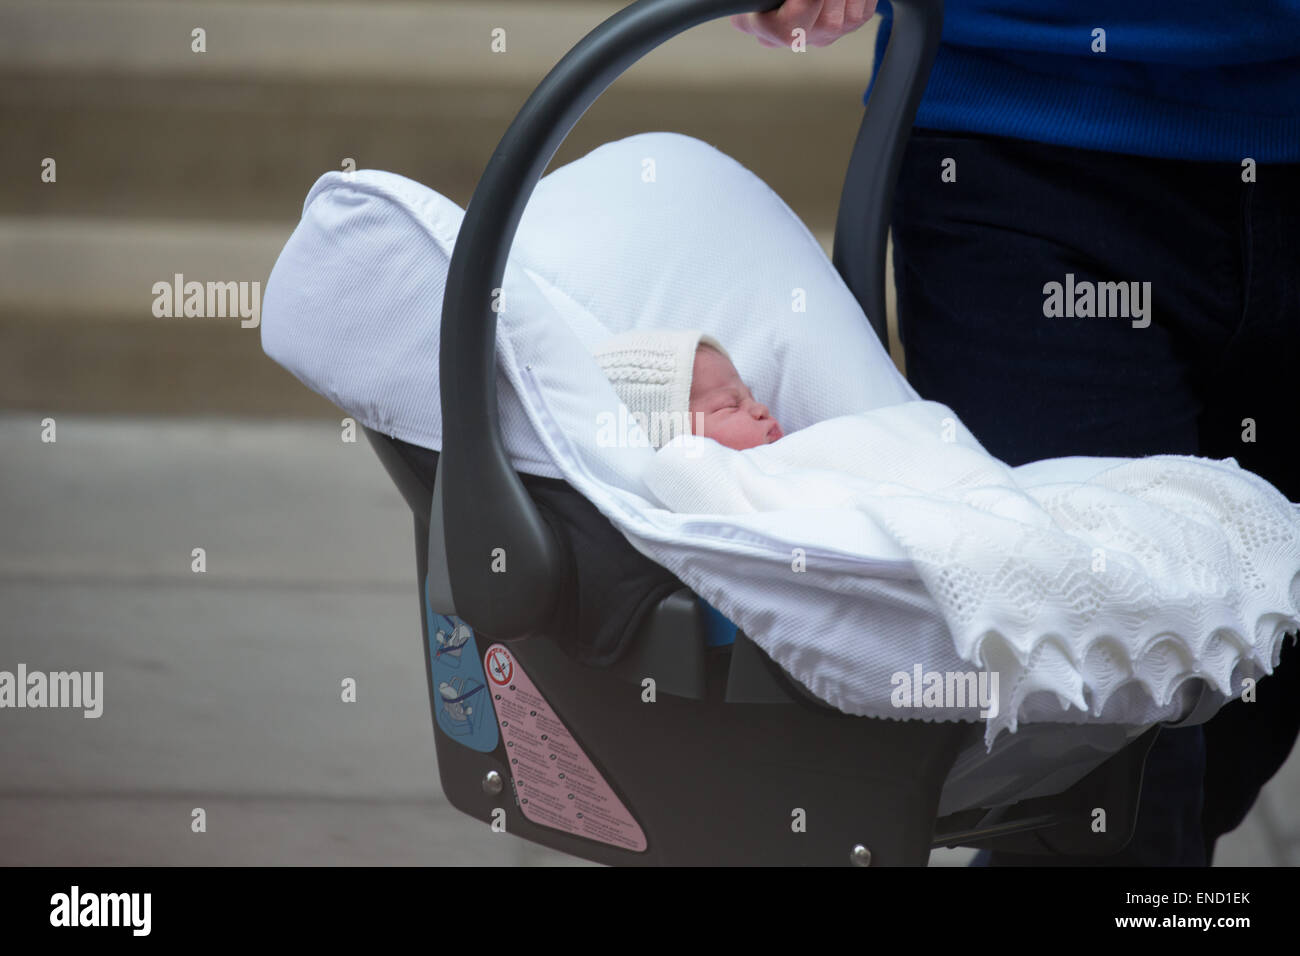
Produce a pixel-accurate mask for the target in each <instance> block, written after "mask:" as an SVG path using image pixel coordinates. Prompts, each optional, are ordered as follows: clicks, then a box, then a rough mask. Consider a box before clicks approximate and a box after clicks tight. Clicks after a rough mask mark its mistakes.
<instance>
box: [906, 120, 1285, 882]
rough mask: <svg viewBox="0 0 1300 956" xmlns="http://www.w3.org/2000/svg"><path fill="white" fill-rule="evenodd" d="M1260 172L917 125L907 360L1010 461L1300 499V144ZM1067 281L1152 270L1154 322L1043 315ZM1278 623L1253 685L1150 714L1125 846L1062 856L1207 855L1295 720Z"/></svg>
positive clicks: (911, 165)
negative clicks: (1173, 469)
mask: <svg viewBox="0 0 1300 956" xmlns="http://www.w3.org/2000/svg"><path fill="white" fill-rule="evenodd" d="M949 159H951V160H954V161H955V172H956V181H955V182H944V181H943V178H942V173H943V170H944V168H945V166H944V164H945V161H946V160H949ZM950 168H951V167H950ZM1255 172H1256V179H1257V181H1256V182H1243V180H1242V167H1241V166H1240V165H1238V164H1235V163H1195V162H1182V161H1173V160H1160V159H1148V158H1142V157H1133V156H1120V155H1115V154H1110V153H1100V152H1091V151H1086V150H1077V149H1070V148H1066V147H1060V146H1050V145H1045V144H1040V143H1028V142H1021V141H1017V140H1008V139H999V138H992V137H978V136H963V135H956V134H946V133H936V132H933V131H928V130H916V131H914V133H913V135H912V139H911V141H910V143H909V146H908V150H907V155H906V158H905V160H904V164H903V169H902V173H901V175H900V179H899V184H898V189H897V193H896V201H895V206H894V216H893V233H894V275H895V281H896V284H897V288H898V311H899V325H900V333H901V337H902V341H903V345H904V348H905V351H906V357H907V375H908V378H909V379H910V381H911V382H912V384H913V386H914V387H915V388H916V390H917V391H918V392H919V393H920V394H921V396H922V397H924V398H928V399H934V400H936V401H940V402H943V403H945V404H947V405H949V406H951V407H952V408H953V409H954V410H955V411H956V412H957V413H958V414H959V415H960V416H961V417H962V419H963V421H965V423H966V424H967V425H968V426H969V427H970V429H971V430H972V431H973V432H974V433H975V435H976V436H977V437H978V438H979V439H980V441H981V442H983V443H984V445H985V447H986V448H987V449H988V450H989V452H990V453H992V454H994V455H996V456H998V457H999V458H1001V459H1003V460H1004V461H1006V462H1008V463H1009V464H1012V465H1017V464H1022V463H1024V462H1027V461H1033V460H1035V459H1041V458H1053V457H1059V456H1067V455H1101V456H1111V455H1116V456H1134V457H1136V456H1142V455H1153V454H1186V455H1201V456H1205V457H1210V458H1227V457H1232V458H1236V459H1237V461H1238V462H1239V463H1240V464H1241V466H1242V467H1243V468H1248V469H1250V470H1251V471H1254V472H1256V473H1257V474H1259V475H1261V476H1262V477H1264V478H1266V479H1267V480H1268V481H1270V482H1272V483H1273V484H1274V485H1275V486H1276V487H1277V488H1278V489H1279V490H1280V491H1282V492H1283V493H1284V494H1285V495H1287V497H1289V498H1290V499H1291V500H1292V501H1296V500H1300V402H1298V401H1297V397H1296V388H1295V385H1294V383H1295V382H1296V380H1297V370H1300V165H1275V166H1260V167H1258V168H1257V170H1256V171H1255ZM1069 275H1072V276H1073V280H1069V279H1068V278H1067V276H1069ZM1071 281H1072V282H1073V283H1074V286H1075V288H1076V289H1077V288H1081V286H1080V283H1084V282H1092V283H1099V282H1137V283H1147V282H1149V283H1150V286H1149V288H1150V301H1149V302H1146V303H1145V305H1146V306H1147V308H1148V310H1149V311H1148V313H1147V317H1148V318H1149V320H1150V321H1149V324H1146V325H1145V327H1142V326H1143V325H1144V323H1145V321H1146V320H1145V319H1143V318H1140V317H1138V316H1136V315H1134V314H1133V305H1134V303H1133V302H1130V303H1129V315H1119V316H1116V315H1110V316H1108V317H1064V316H1055V315H1054V316H1048V315H1045V300H1046V298H1047V295H1046V293H1045V290H1044V286H1045V285H1046V284H1047V283H1051V282H1057V283H1061V285H1062V286H1066V285H1067V283H1068V282H1071ZM1138 288H1139V289H1141V288H1142V287H1141V286H1139V287H1138ZM1113 304H1116V305H1119V304H1120V303H1119V302H1118V301H1116V302H1115V303H1113ZM1291 643H1292V642H1290V641H1288V647H1287V648H1286V649H1285V650H1284V652H1283V655H1282V663H1281V665H1280V667H1279V669H1278V671H1277V672H1276V673H1275V674H1273V675H1272V676H1270V677H1268V678H1266V679H1264V680H1263V681H1261V682H1260V684H1259V687H1258V700H1257V701H1256V702H1254V703H1245V702H1242V701H1235V702H1233V703H1232V704H1229V705H1228V706H1227V707H1225V708H1224V709H1223V710H1221V711H1220V712H1219V713H1218V714H1217V715H1216V716H1215V717H1214V718H1213V719H1212V720H1210V721H1209V722H1208V723H1206V724H1204V725H1202V726H1200V727H1191V728H1180V729H1165V730H1163V731H1161V733H1160V735H1159V737H1158V738H1157V740H1156V743H1155V745H1154V747H1153V750H1152V753H1151V757H1150V758H1149V760H1148V765H1147V774H1146V779H1145V785H1144V787H1143V792H1142V799H1141V804H1140V809H1139V814H1138V821H1137V832H1136V833H1135V835H1134V838H1133V840H1132V842H1131V843H1130V845H1129V847H1128V848H1127V849H1126V850H1125V851H1124V853H1123V854H1121V855H1120V856H1118V857H1111V858H1107V859H1106V860H1103V861H1094V860H1082V859H1080V860H1070V859H1067V860H1059V859H1058V860H1057V861H1055V862H1064V863H1085V862H1104V863H1108V864H1111V865H1115V864H1119V865H1161V864H1164V865H1192V866H1194V865H1206V864H1208V863H1209V862H1210V861H1211V859H1212V857H1213V853H1214V843H1215V841H1216V840H1217V839H1218V837H1219V836H1220V835H1221V834H1223V833H1226V832H1228V831H1229V830H1232V829H1234V828H1235V827H1236V826H1237V825H1238V824H1240V823H1241V821H1242V819H1243V818H1244V817H1245V815H1246V813H1247V811H1249V809H1250V807H1251V805H1252V804H1253V803H1254V801H1255V798H1256V796H1257V795H1258V793H1259V790H1260V788H1261V787H1262V786H1263V785H1264V783H1265V782H1266V781H1267V780H1268V779H1269V778H1270V777H1272V776H1273V774H1274V773H1275V772H1276V771H1277V769H1278V768H1279V767H1280V766H1281V765H1282V763H1283V762H1284V761H1285V760H1286V758H1287V755H1288V754H1289V753H1290V751H1291V747H1292V745H1293V743H1294V742H1295V738H1296V734H1297V730H1300V653H1297V652H1296V651H1295V650H1294V649H1292V648H1291V647H1290V646H1289V645H1290V644H1291ZM992 862H993V863H994V864H995V865H997V864H1014V863H1037V864H1042V863H1046V862H1049V861H1048V860H1047V859H1045V858H1042V857H1026V858H1023V859H1017V858H1014V857H1012V856H1011V855H1009V854H997V853H995V854H993V859H992Z"/></svg>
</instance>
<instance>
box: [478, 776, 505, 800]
mask: <svg viewBox="0 0 1300 956" xmlns="http://www.w3.org/2000/svg"><path fill="white" fill-rule="evenodd" d="M503 786H504V784H503V783H502V780H501V774H499V773H497V772H496V771H495V770H489V771H488V772H487V773H486V774H485V775H484V776H483V792H484V793H490V794H492V795H494V796H495V795H496V794H498V793H500V792H501V788H502V787H503Z"/></svg>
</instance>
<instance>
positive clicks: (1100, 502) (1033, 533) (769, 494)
mask: <svg viewBox="0 0 1300 956" xmlns="http://www.w3.org/2000/svg"><path fill="white" fill-rule="evenodd" d="M1053 464H1055V465H1056V466H1058V467H1055V468H1052V467H1050V466H1052V465H1053ZM1049 473H1052V474H1051V475H1050V478H1051V480H1048V481H1046V482H1044V481H1043V476H1046V475H1048V474H1049ZM1066 473H1072V474H1073V475H1075V476H1076V477H1075V478H1074V479H1072V480H1067V481H1063V480H1060V478H1061V476H1062V475H1063V474H1066ZM644 480H645V483H646V485H647V487H648V488H649V489H650V491H651V492H652V493H653V494H654V495H655V496H656V497H657V498H658V499H659V500H660V502H661V503H662V504H663V505H664V507H666V508H667V509H669V510H671V511H673V512H676V513H678V514H692V515H738V514H750V513H756V512H786V513H788V512H789V511H791V510H792V509H794V510H800V511H816V512H822V514H820V515H817V516H816V518H815V519H810V520H809V522H808V527H809V528H810V537H809V541H808V544H809V547H810V548H812V549H816V548H817V546H818V544H819V543H820V542H818V541H817V540H815V537H814V534H813V532H812V529H814V528H817V527H822V528H825V527H827V526H829V525H836V524H838V525H841V526H842V527H846V528H851V527H858V526H860V525H859V522H860V520H861V518H862V517H863V516H865V517H866V518H867V519H868V520H869V522H870V524H871V525H872V526H874V528H876V529H879V530H880V531H882V532H884V533H885V534H886V535H888V537H889V538H890V539H892V541H893V542H895V543H896V544H897V545H898V547H899V548H900V549H901V550H902V552H903V553H904V554H905V555H906V558H907V559H908V560H909V561H911V562H912V563H913V565H914V566H915V569H916V571H917V573H918V574H919V576H920V578H921V580H922V582H923V583H924V585H925V588H926V590H927V591H928V592H929V595H930V596H931V598H932V599H933V600H934V601H935V602H936V604H937V605H938V606H939V608H940V610H941V612H942V614H943V617H944V620H945V622H946V623H947V625H948V629H949V630H950V631H951V634H952V638H953V641H954V644H955V648H956V650H957V653H958V654H959V655H960V657H961V658H962V659H963V660H965V661H968V662H970V663H971V664H973V665H975V666H976V667H978V668H981V669H983V670H985V671H987V672H991V673H996V674H997V675H998V678H999V679H998V680H997V681H996V682H995V683H994V684H993V686H994V687H996V688H997V691H998V697H999V699H998V701H997V705H996V707H995V708H990V709H991V710H993V713H991V714H989V715H988V718H989V725H988V732H987V735H986V742H989V741H991V740H992V739H993V737H994V736H996V734H997V732H998V731H999V730H1000V729H1002V728H1004V727H1006V728H1009V729H1012V730H1014V729H1015V726H1016V718H1017V713H1018V711H1019V709H1020V706H1021V704H1022V703H1023V701H1024V698H1025V697H1026V696H1027V695H1028V694H1030V693H1032V692H1033V691H1034V690H1035V689H1038V688H1042V687H1050V688H1052V689H1054V690H1055V691H1056V692H1057V693H1058V695H1061V696H1062V701H1061V702H1062V705H1063V706H1064V705H1065V704H1066V702H1067V701H1068V703H1069V704H1072V705H1074V706H1075V707H1078V708H1080V709H1081V710H1084V711H1090V712H1091V713H1092V714H1094V715H1098V714H1100V713H1101V712H1102V710H1103V708H1104V707H1105V704H1106V701H1107V699H1108V698H1109V697H1110V696H1111V694H1112V693H1113V692H1114V691H1115V690H1116V689H1117V688H1118V687H1120V686H1122V685H1123V684H1125V683H1129V682H1132V681H1136V682H1137V683H1138V684H1140V685H1141V687H1142V688H1143V689H1144V690H1145V691H1146V692H1147V693H1148V694H1149V695H1150V697H1151V698H1152V700H1153V701H1154V702H1155V703H1156V704H1158V705H1159V704H1164V703H1166V702H1168V701H1169V700H1171V698H1172V696H1173V694H1174V692H1175V690H1176V689H1177V688H1179V687H1180V686H1181V685H1182V684H1183V683H1184V682H1186V681H1187V680H1188V679H1189V678H1193V677H1201V678H1204V679H1205V680H1206V681H1208V682H1209V683H1210V684H1211V685H1212V686H1213V687H1215V688H1216V689H1217V690H1219V691H1220V692H1221V693H1223V694H1224V695H1225V696H1229V697H1231V696H1233V695H1234V694H1235V693H1238V692H1239V691H1240V688H1234V686H1233V684H1232V681H1233V673H1234V670H1235V669H1236V668H1237V667H1238V665H1239V664H1242V663H1247V662H1249V663H1250V664H1252V665H1254V667H1256V668H1258V669H1259V670H1261V671H1270V670H1271V669H1272V667H1273V665H1274V663H1275V659H1276V654H1277V652H1278V651H1279V649H1280V642H1281V639H1282V637H1283V635H1284V634H1285V633H1286V632H1287V631H1294V630H1296V629H1297V628H1300V608H1297V597H1298V593H1297V587H1298V586H1300V577H1298V575H1300V517H1298V516H1297V511H1296V509H1295V507H1293V506H1292V505H1291V503H1290V502H1288V501H1287V500H1286V499H1285V498H1284V497H1283V496H1282V495H1281V494H1280V493H1278V492H1277V491H1276V490H1275V489H1274V488H1273V487H1272V486H1271V485H1269V484H1268V483H1267V482H1265V481H1263V480H1262V479H1260V478H1259V477H1257V476H1255V475H1253V474H1251V473H1250V472H1247V471H1244V470H1242V469H1241V468H1239V467H1238V466H1237V464H1236V462H1235V461H1233V460H1232V459H1227V460H1224V461H1211V460H1208V459H1200V458H1189V457H1178V456H1155V457H1150V458H1143V459H1133V460H1118V459H1068V460H1061V461H1058V462H1056V463H1039V464H1037V465H1035V466H1029V467H1027V468H1025V469H1013V468H1010V467H1008V466H1006V465H1005V464H1003V463H1002V462H1000V461H998V460H997V459H995V458H993V457H992V456H990V455H989V454H988V453H987V452H985V451H984V449H983V448H982V447H981V446H980V444H979V443H978V442H977V441H976V440H975V438H974V437H973V436H972V435H971V434H970V433H969V432H968V431H967V430H966V428H965V427H964V426H963V425H962V424H961V422H960V421H959V420H958V419H957V416H956V414H955V413H954V412H952V411H951V410H950V409H949V408H947V407H946V406H943V405H940V404H938V403H934V402H921V401H917V402H908V403H904V404H901V405H896V406H892V407H888V408H882V409H876V410H874V411H870V412H864V413H861V414H857V415H850V416H845V417H841V418H836V419H832V420H829V421H825V422H822V423H820V424H817V425H814V426H812V427H810V428H806V429H804V430H802V431H799V432H795V433H794V434H792V435H789V436H787V437H786V438H784V439H782V440H780V441H778V442H776V443H775V444H772V445H766V446H761V447H758V448H753V449H749V450H747V451H733V450H731V449H728V448H724V447H723V446H721V445H719V444H718V443H717V442H714V441H711V440H708V439H698V438H692V437H690V436H683V437H682V438H679V439H677V440H675V441H674V442H672V443H670V444H669V445H668V446H667V447H665V448H664V449H662V450H661V451H660V452H659V453H658V454H657V455H656V456H655V458H654V461H653V463H652V464H651V465H650V467H649V468H648V470H647V472H646V473H645V475H644ZM844 544H845V545H846V546H847V547H849V548H850V549H851V548H852V542H844ZM873 547H874V546H873ZM792 551H793V549H792ZM872 554H873V551H864V552H862V559H863V560H862V566H861V570H860V572H859V573H860V574H862V575H863V576H865V575H867V574H873V573H876V572H875V570H874V567H873V563H872V562H871V561H870V560H869V559H870V557H871V555H872ZM816 560H817V559H816V558H812V557H808V556H807V554H806V553H805V555H804V556H803V558H802V559H800V556H799V554H797V553H792V559H791V568H790V571H789V574H790V579H791V581H792V582H795V581H798V579H799V577H800V575H801V574H804V575H806V574H807V571H808V568H807V564H808V563H809V562H813V563H815V562H816ZM801 565H802V566H801ZM871 603H872V602H871V601H869V600H864V601H863V602H861V605H860V607H859V608H858V609H857V611H856V613H857V614H858V616H859V620H858V621H857V622H856V623H858V624H859V625H860V626H861V627H862V628H863V629H865V628H867V627H869V623H870V618H871V612H872V610H873V609H872V606H871ZM847 613H849V614H850V615H851V614H853V613H855V612H854V611H853V610H848V611H847ZM851 623H854V622H852V621H850V624H851ZM1062 658H1064V659H1065V660H1064V661H1063V660H1062ZM1067 662H1068V663H1067ZM904 663H907V662H904ZM916 664H917V665H918V666H919V667H924V662H921V661H918V662H916ZM1063 665H1064V666H1065V667H1067V668H1068V669H1070V670H1072V671H1073V674H1072V676H1071V677H1070V679H1069V681H1068V682H1062V681H1061V679H1060V678H1061V670H1062V666H1063ZM901 670H903V671H904V672H906V671H907V668H901ZM902 683H904V682H901V681H900V686H901V684H902ZM896 689H897V688H896ZM910 691H911V692H915V693H917V694H919V693H920V688H910ZM881 696H882V692H881V691H877V692H868V694H867V697H868V698H869V699H871V700H879V699H880V697H881ZM901 699H903V698H902V696H901V695H899V696H897V697H896V702H897V701H898V700H901ZM839 703H840V706H843V705H844V702H842V701H841V702H839ZM948 704H949V706H951V702H950V701H949V702H948Z"/></svg>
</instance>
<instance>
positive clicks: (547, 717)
mask: <svg viewBox="0 0 1300 956" xmlns="http://www.w3.org/2000/svg"><path fill="white" fill-rule="evenodd" d="M483 667H484V669H485V670H486V671H487V675H488V680H489V681H490V682H491V686H492V703H493V704H495V705H496V713H497V722H498V723H499V724H500V726H501V737H502V739H503V740H505V745H506V755H507V756H508V758H509V760H510V773H511V775H512V776H513V777H514V782H515V796H516V799H518V801H519V809H520V810H521V811H523V814H524V816H525V817H527V818H528V819H529V820H531V821H532V822H533V823H537V824H540V825H542V826H547V827H552V828H553V829H556V830H563V831H564V832H565V833H572V834H575V835H577V836H583V837H586V838H587V839H589V840H597V841H599V842H601V843H608V844H610V845H611V846H620V847H623V848H624V849H627V850H636V851H641V850H644V849H645V847H646V840H645V834H644V833H643V832H642V831H641V827H640V826H639V825H638V824H637V822H636V820H635V819H633V817H632V814H631V813H629V812H628V809H627V807H625V806H624V805H623V802H622V801H621V800H619V798H618V797H617V796H615V794H614V791H613V790H612V789H611V788H610V786H609V784H608V783H607V782H606V780H605V778H604V777H603V776H602V775H601V773H600V771H599V770H597V769H596V767H595V765H594V764H593V763H592V762H591V759H590V758H589V757H588V756H587V754H586V752H585V751H584V750H583V749H582V748H581V747H580V746H578V742H577V741H576V740H574V739H573V734H571V733H569V728H567V727H565V726H564V723H563V721H561V720H560V718H559V717H557V716H556V715H555V712H554V711H552V710H551V708H550V707H549V706H548V705H547V703H546V700H545V698H543V697H542V695H541V692H539V691H538V690H537V687H536V685H534V684H533V682H532V681H531V680H529V679H528V675H527V674H525V673H524V672H523V669H522V668H521V667H520V666H519V662H518V661H516V660H515V659H514V657H513V655H511V653H510V650H509V649H508V648H507V647H506V646H505V645H504V644H493V645H492V646H491V647H489V648H488V649H487V650H486V651H485V652H484V655H483Z"/></svg>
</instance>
